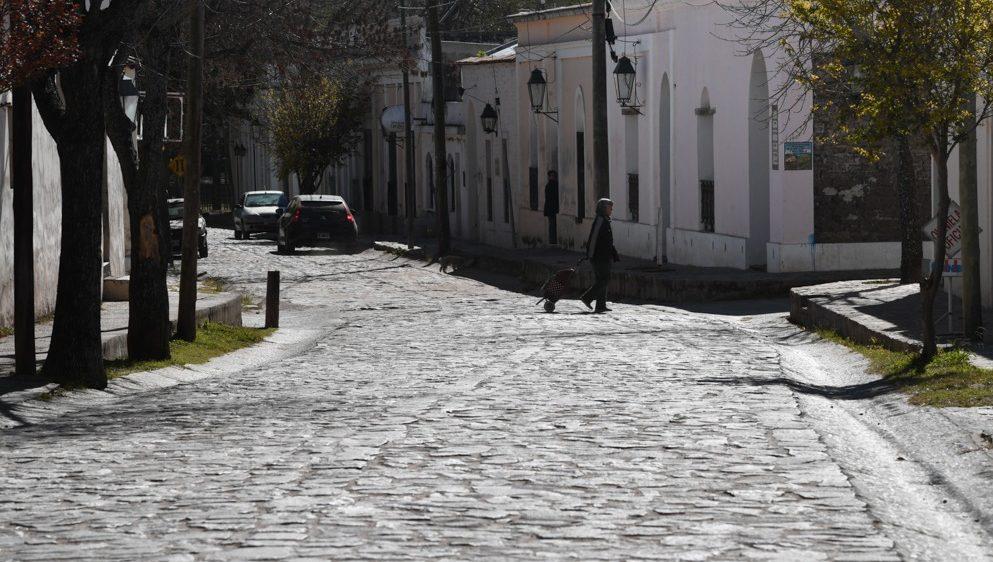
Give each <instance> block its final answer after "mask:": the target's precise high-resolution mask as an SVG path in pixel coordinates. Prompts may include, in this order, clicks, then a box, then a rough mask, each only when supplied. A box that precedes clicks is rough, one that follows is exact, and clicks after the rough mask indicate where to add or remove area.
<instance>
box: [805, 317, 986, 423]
mask: <svg viewBox="0 0 993 562" xmlns="http://www.w3.org/2000/svg"><path fill="white" fill-rule="evenodd" d="M817 333H818V334H819V335H820V336H821V337H822V338H824V339H826V340H829V341H832V342H835V343H838V344H841V345H844V346H845V347H848V348H849V349H852V350H854V351H857V352H858V353H860V354H862V355H864V356H865V357H866V358H867V359H868V360H869V366H870V370H871V371H872V372H874V373H877V374H879V375H881V376H882V377H883V378H884V379H885V380H887V381H890V382H892V383H893V384H894V385H895V386H896V387H897V388H899V389H900V390H901V391H902V392H904V393H906V394H909V395H910V403H911V404H916V405H918V406H934V407H937V408H949V407H959V408H976V407H983V406H993V370H990V369H982V368H980V367H976V366H975V365H973V364H972V363H971V362H970V361H969V353H968V352H967V351H966V350H964V349H959V348H951V349H944V350H939V351H938V354H937V355H936V356H935V357H934V358H933V359H932V360H931V361H928V362H925V361H923V360H922V359H921V358H920V355H919V354H916V353H907V352H902V353H901V352H896V351H890V350H888V349H885V348H883V347H881V346H878V345H862V344H859V343H855V342H853V341H852V340H849V339H847V338H845V337H842V336H841V335H840V334H838V333H837V332H834V331H831V330H818V331H817Z"/></svg>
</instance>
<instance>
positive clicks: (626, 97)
mask: <svg viewBox="0 0 993 562" xmlns="http://www.w3.org/2000/svg"><path fill="white" fill-rule="evenodd" d="M635 78H636V76H635V72H634V65H633V64H631V59H629V58H627V57H621V59H620V60H619V61H617V66H616V67H614V81H615V82H616V83H617V103H619V104H621V106H627V105H628V104H629V103H631V98H632V96H633V95H634V81H635Z"/></svg>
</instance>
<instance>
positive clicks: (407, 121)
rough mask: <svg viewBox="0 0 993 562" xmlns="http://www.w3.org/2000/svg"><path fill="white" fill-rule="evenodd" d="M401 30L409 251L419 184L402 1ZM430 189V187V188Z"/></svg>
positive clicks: (405, 187)
mask: <svg viewBox="0 0 993 562" xmlns="http://www.w3.org/2000/svg"><path fill="white" fill-rule="evenodd" d="M400 29H401V32H402V33H403V53H404V58H403V63H402V65H401V68H400V69H401V71H402V72H403V132H404V137H405V141H404V144H403V151H404V157H403V160H404V165H405V167H406V169H407V173H406V176H407V177H406V179H407V181H406V182H404V190H403V200H404V201H405V202H406V205H404V207H405V208H406V211H407V249H408V250H411V249H413V248H414V217H415V216H416V215H417V189H416V186H417V182H416V181H415V178H414V131H413V126H412V123H411V121H412V119H411V115H410V69H408V68H407V64H408V63H409V62H410V61H411V60H412V58H413V57H411V56H410V43H409V42H408V39H407V9H406V6H405V2H404V0H400ZM428 189H430V187H429V188H428Z"/></svg>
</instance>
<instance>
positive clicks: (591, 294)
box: [582, 260, 613, 310]
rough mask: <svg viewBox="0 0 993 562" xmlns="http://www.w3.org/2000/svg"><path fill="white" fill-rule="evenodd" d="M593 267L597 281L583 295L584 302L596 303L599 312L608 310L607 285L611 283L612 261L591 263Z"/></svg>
mask: <svg viewBox="0 0 993 562" xmlns="http://www.w3.org/2000/svg"><path fill="white" fill-rule="evenodd" d="M590 265H592V266H593V276H594V279H595V281H594V282H593V286H592V287H590V288H589V290H587V291H586V292H585V293H583V297H582V299H583V300H584V301H594V300H595V301H596V308H597V310H603V309H605V308H607V285H608V284H609V283H610V267H611V265H613V264H611V262H610V260H602V261H593V262H590Z"/></svg>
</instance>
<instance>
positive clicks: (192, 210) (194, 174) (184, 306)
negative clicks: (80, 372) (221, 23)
mask: <svg viewBox="0 0 993 562" xmlns="http://www.w3.org/2000/svg"><path fill="white" fill-rule="evenodd" d="M190 8H191V11H192V13H191V15H190V47H191V49H190V50H191V54H190V67H189V75H188V79H187V82H186V87H187V92H186V96H187V100H188V102H187V105H188V106H189V107H188V108H187V113H186V123H185V126H186V146H185V150H184V152H185V153H186V160H187V166H186V177H185V178H184V179H185V180H186V181H185V185H184V190H183V199H184V201H183V261H182V269H181V270H180V275H179V317H178V319H177V321H176V336H177V337H178V338H180V339H183V340H186V341H193V340H195V339H196V337H197V318H196V313H197V251H198V244H197V237H198V236H199V233H200V229H199V225H200V169H201V166H200V164H201V162H200V156H201V151H200V129H201V124H202V113H203V20H204V9H203V1H202V0H191V2H190Z"/></svg>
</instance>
